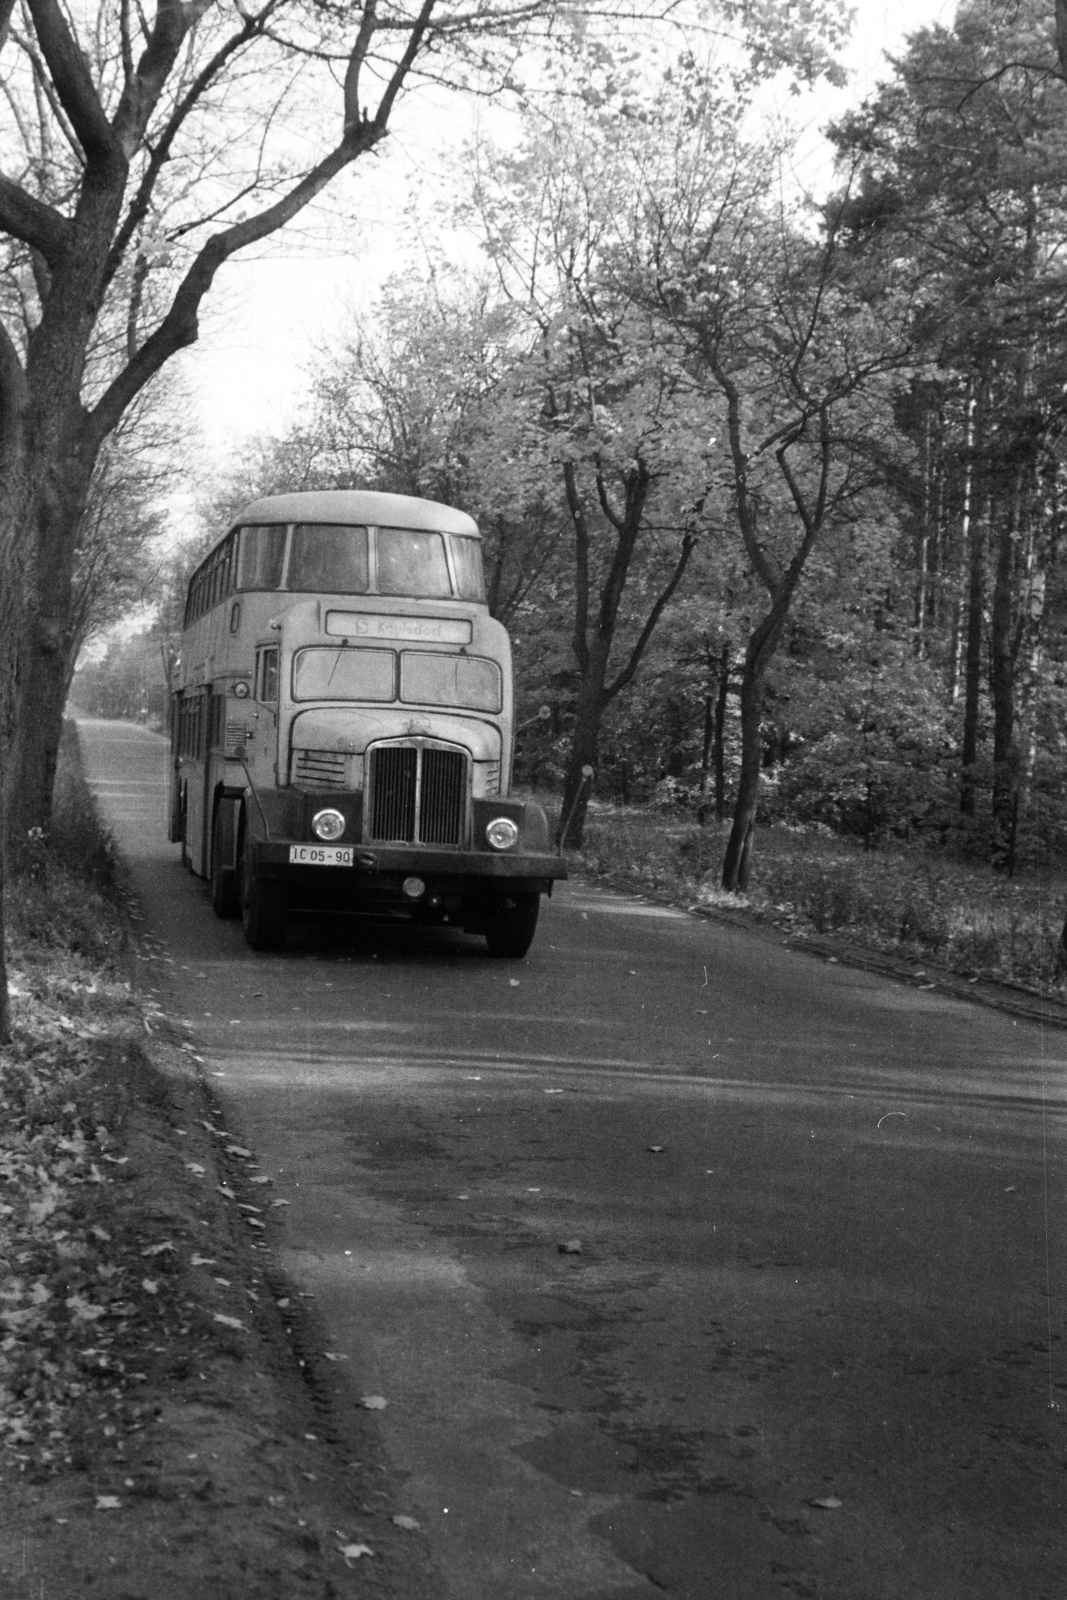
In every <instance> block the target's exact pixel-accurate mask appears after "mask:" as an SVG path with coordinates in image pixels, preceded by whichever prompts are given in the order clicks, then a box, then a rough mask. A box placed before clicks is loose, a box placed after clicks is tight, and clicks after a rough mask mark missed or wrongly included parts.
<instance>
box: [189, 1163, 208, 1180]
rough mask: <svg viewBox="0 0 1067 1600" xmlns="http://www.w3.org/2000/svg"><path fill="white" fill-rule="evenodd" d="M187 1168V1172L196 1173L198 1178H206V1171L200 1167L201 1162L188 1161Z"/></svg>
mask: <svg viewBox="0 0 1067 1600" xmlns="http://www.w3.org/2000/svg"><path fill="white" fill-rule="evenodd" d="M185 1167H186V1171H187V1172H195V1173H196V1176H197V1177H198V1178H202V1177H203V1176H204V1170H205V1169H204V1168H203V1167H202V1166H201V1165H200V1163H199V1161H187V1162H186V1163H185Z"/></svg>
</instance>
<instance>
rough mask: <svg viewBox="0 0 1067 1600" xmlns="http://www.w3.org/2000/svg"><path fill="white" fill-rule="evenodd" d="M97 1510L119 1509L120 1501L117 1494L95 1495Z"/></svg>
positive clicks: (120, 1508) (120, 1506) (120, 1507)
mask: <svg viewBox="0 0 1067 1600" xmlns="http://www.w3.org/2000/svg"><path fill="white" fill-rule="evenodd" d="M96 1509H97V1511H121V1510H122V1501H121V1500H120V1499H119V1497H118V1495H117V1494H98V1495H97V1497H96Z"/></svg>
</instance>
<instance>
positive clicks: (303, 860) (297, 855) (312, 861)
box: [289, 844, 352, 867]
mask: <svg viewBox="0 0 1067 1600" xmlns="http://www.w3.org/2000/svg"><path fill="white" fill-rule="evenodd" d="M289 865H290V866H298V867H350V866H351V865H352V846H351V845H350V844H291V845H290V846H289Z"/></svg>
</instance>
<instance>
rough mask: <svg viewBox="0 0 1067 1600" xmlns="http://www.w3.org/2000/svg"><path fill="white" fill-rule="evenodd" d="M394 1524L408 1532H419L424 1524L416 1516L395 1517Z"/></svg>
mask: <svg viewBox="0 0 1067 1600" xmlns="http://www.w3.org/2000/svg"><path fill="white" fill-rule="evenodd" d="M393 1524H394V1526H395V1527H397V1528H403V1529H405V1531H406V1532H407V1533H418V1531H419V1529H420V1528H421V1526H422V1524H421V1522H417V1521H416V1520H415V1518H414V1517H394V1518H393Z"/></svg>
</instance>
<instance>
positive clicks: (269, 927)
mask: <svg viewBox="0 0 1067 1600" xmlns="http://www.w3.org/2000/svg"><path fill="white" fill-rule="evenodd" d="M239 860H240V875H239V880H238V882H239V886H240V897H241V924H242V926H243V928H244V934H245V942H246V943H247V944H248V945H249V947H250V948H251V949H252V950H280V949H281V947H282V945H283V944H284V943H285V935H286V931H287V929H288V925H289V904H288V899H287V896H286V892H285V884H284V883H280V882H279V881H278V879H277V878H257V877H256V875H255V873H254V871H253V870H252V867H251V864H250V862H249V860H248V852H247V851H242V853H241V855H240V857H239Z"/></svg>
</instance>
